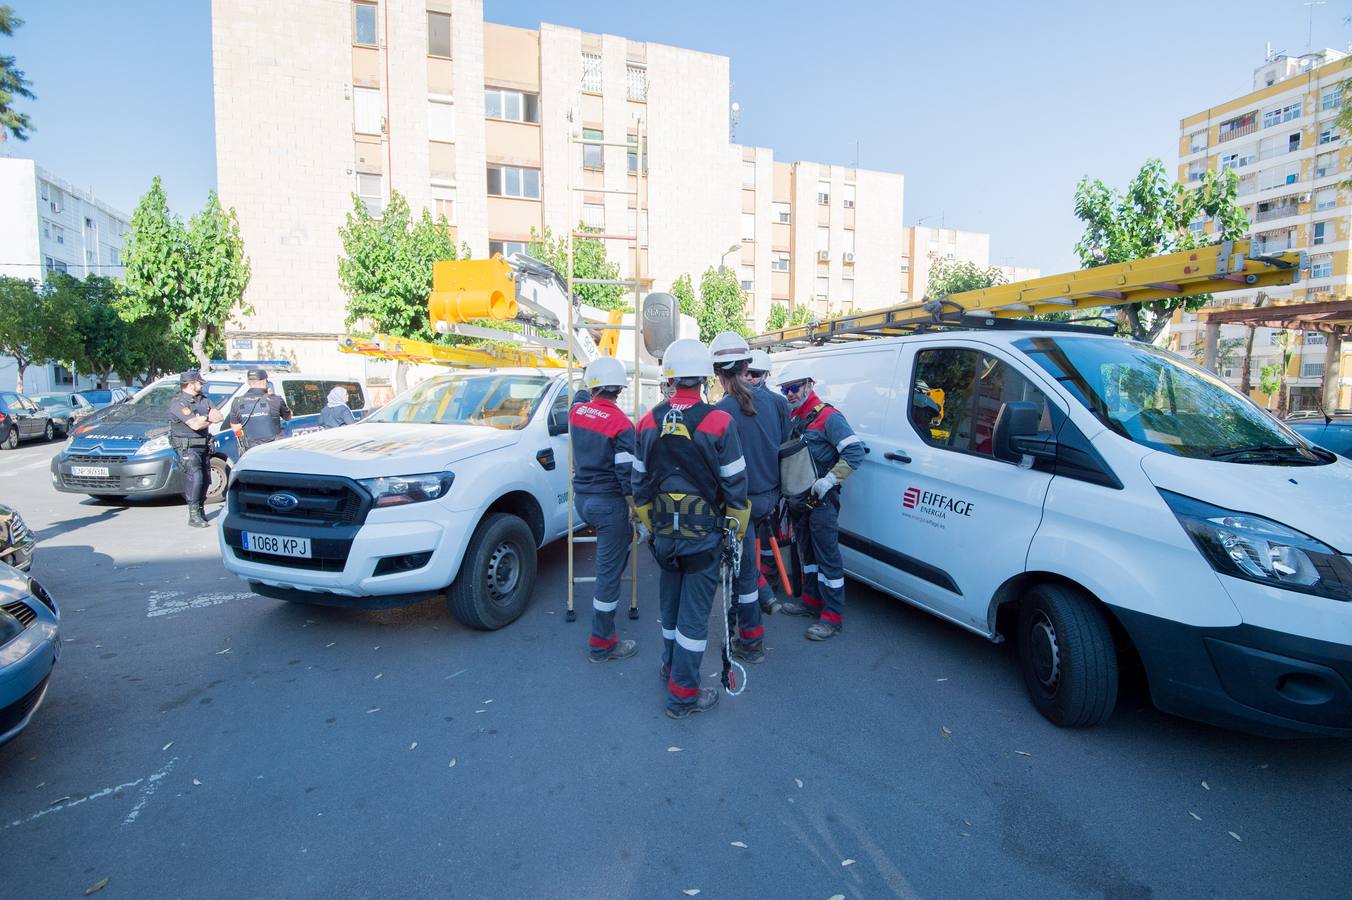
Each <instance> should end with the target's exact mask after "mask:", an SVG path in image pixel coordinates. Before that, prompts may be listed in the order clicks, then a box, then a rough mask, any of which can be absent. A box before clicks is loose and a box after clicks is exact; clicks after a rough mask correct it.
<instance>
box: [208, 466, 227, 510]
mask: <svg viewBox="0 0 1352 900" xmlns="http://www.w3.org/2000/svg"><path fill="white" fill-rule="evenodd" d="M229 484H230V463H228V462H226V461H225V460H224V459H222V458H221V457H219V456H213V457H212V458H211V481H210V482H208V483H207V502H208V503H220V502H221V501H222V500H224V499H225V489H226V487H227V486H228V485H229Z"/></svg>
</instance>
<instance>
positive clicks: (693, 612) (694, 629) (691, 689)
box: [656, 536, 719, 707]
mask: <svg viewBox="0 0 1352 900" xmlns="http://www.w3.org/2000/svg"><path fill="white" fill-rule="evenodd" d="M717 542H718V538H717V537H714V536H711V537H709V538H705V539H704V540H702V541H698V542H696V541H680V542H673V541H672V540H670V539H668V538H658V539H657V547H656V549H657V553H658V556H659V558H666V557H667V556H669V555H670V554H671V551H672V550H673V549H675V552H676V553H677V554H680V555H686V559H685V560H683V561H685V562H688V561H689V557H688V555H687V554H699V553H704V554H705V555H706V556H707V551H708V550H709V549H711V548H712V547H714V546H716V545H717ZM673 543H677V544H678V546H677V547H676V548H673V547H672V544H673ZM679 558H680V557H679V556H678V559H679ZM718 574H719V560H718V558H717V557H716V556H715V557H713V559H712V560H711V561H710V562H709V563H708V564H707V565H704V566H702V567H700V568H698V569H695V570H693V571H688V572H687V571H684V570H681V571H674V572H673V571H669V570H667V569H662V576H661V579H660V581H659V586H658V591H659V594H660V599H661V606H662V669H663V671H665V672H666V673H667V705H668V706H672V707H680V706H688V705H690V704H691V703H694V702H695V699H696V698H697V697H699V684H700V663H701V662H702V660H703V659H704V647H705V645H706V644H707V643H708V641H709V611H710V610H711V609H712V608H713V602H714V594H715V592H716V591H717V590H718Z"/></svg>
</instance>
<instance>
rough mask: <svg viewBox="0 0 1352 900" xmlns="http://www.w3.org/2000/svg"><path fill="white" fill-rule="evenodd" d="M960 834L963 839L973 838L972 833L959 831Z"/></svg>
mask: <svg viewBox="0 0 1352 900" xmlns="http://www.w3.org/2000/svg"><path fill="white" fill-rule="evenodd" d="M958 834H960V835H962V836H963V837H971V836H972V833H971V832H970V831H959V832H958Z"/></svg>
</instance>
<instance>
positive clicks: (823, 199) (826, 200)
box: [817, 181, 831, 206]
mask: <svg viewBox="0 0 1352 900" xmlns="http://www.w3.org/2000/svg"><path fill="white" fill-rule="evenodd" d="M817 205H818V206H830V205H831V182H829V181H819V182H817Z"/></svg>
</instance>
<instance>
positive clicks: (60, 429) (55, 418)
mask: <svg viewBox="0 0 1352 900" xmlns="http://www.w3.org/2000/svg"><path fill="white" fill-rule="evenodd" d="M28 399H29V400H32V401H33V402H34V403H36V404H37V405H38V406H40V407H42V408H43V410H44V411H46V413H47V415H49V416H51V417H52V424H53V425H54V426H56V433H57V434H59V435H61V436H62V437H66V436H67V435H69V434H70V430H71V428H72V427H73V426H74V425H75V424H76V423H78V422H79V421H80V420H81V419H83V418H85V417H86V416H89V415H92V414H93V413H94V407H93V405H92V404H90V402H89V401H88V400H86V399H85V398H84V397H81V396H80V395H79V394H57V393H50V392H49V393H43V394H29V395H28Z"/></svg>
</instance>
